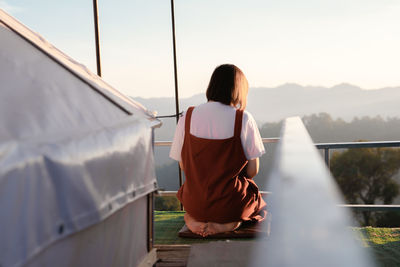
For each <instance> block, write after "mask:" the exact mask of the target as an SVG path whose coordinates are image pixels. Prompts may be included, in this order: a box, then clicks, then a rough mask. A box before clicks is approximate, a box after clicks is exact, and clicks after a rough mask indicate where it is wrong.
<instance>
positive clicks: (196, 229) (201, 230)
mask: <svg viewBox="0 0 400 267" xmlns="http://www.w3.org/2000/svg"><path fill="white" fill-rule="evenodd" d="M184 219H185V223H186V226H187V227H188V228H189V230H190V231H192V232H193V233H195V234H198V235H201V236H203V237H204V236H207V234H206V228H207V223H205V222H198V221H196V220H195V219H194V218H193V217H192V216H190V215H189V213H187V212H186V213H185V216H184Z"/></svg>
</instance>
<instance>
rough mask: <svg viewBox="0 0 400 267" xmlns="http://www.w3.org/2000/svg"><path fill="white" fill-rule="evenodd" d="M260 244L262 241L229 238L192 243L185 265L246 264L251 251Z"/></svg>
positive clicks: (233, 265) (238, 266)
mask: <svg viewBox="0 0 400 267" xmlns="http://www.w3.org/2000/svg"><path fill="white" fill-rule="evenodd" d="M262 244H264V242H256V241H235V242H232V241H229V240H228V241H217V242H210V243H203V244H194V245H192V248H191V250H190V255H189V259H188V264H187V266H188V267H197V266H230V267H231V266H232V267H235V266H237V267H242V266H248V265H249V260H250V257H251V254H252V251H253V250H254V248H255V247H257V246H259V245H262Z"/></svg>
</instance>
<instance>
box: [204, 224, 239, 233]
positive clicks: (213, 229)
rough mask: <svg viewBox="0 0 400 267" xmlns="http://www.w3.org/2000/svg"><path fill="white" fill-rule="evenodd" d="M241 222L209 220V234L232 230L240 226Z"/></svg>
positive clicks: (207, 231) (207, 230) (207, 229)
mask: <svg viewBox="0 0 400 267" xmlns="http://www.w3.org/2000/svg"><path fill="white" fill-rule="evenodd" d="M240 224H241V222H230V223H215V222H208V223H207V228H206V234H207V235H215V234H218V233H223V232H230V231H233V230H235V229H236V228H238V227H239V226H240Z"/></svg>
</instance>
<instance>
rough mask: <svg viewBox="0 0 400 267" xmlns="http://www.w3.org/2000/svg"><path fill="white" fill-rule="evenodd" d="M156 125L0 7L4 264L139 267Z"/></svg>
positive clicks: (0, 246) (0, 262) (0, 250)
mask: <svg viewBox="0 0 400 267" xmlns="http://www.w3.org/2000/svg"><path fill="white" fill-rule="evenodd" d="M158 124H159V122H158V121H157V120H155V119H154V117H153V116H152V115H151V114H150V112H148V111H147V110H146V109H145V108H144V107H143V106H141V105H140V104H139V103H137V102H134V101H132V100H131V99H129V98H128V97H126V96H124V95H122V94H120V93H119V92H118V91H116V90H115V89H113V88H112V87H111V86H110V85H108V84H106V83H105V82H104V81H103V80H102V79H101V78H99V77H98V76H96V75H94V74H92V73H91V72H90V71H88V70H87V69H86V68H85V67H84V66H83V65H80V64H79V63H77V62H75V61H74V60H72V59H71V58H69V57H68V56H66V55H65V54H63V53H62V52H60V51H59V50H57V49H56V48H55V47H53V46H52V45H50V44H49V43H47V42H46V41H45V40H44V39H43V38H42V37H41V36H39V35H38V34H36V33H34V32H32V31H31V30H29V29H28V28H26V27H25V26H24V25H22V24H21V23H19V22H18V21H16V20H15V19H14V18H12V17H11V16H9V15H8V14H6V13H5V12H3V11H2V10H1V9H0V214H1V215H0V266H133V265H137V264H138V263H139V262H140V261H141V260H142V258H143V257H144V255H146V253H147V252H148V251H147V249H148V248H147V243H146V240H147V237H148V231H149V229H148V227H147V225H148V224H147V216H146V214H147V210H148V208H149V207H148V205H149V204H148V201H147V194H149V193H151V192H153V191H154V190H155V189H156V178H155V171H154V158H153V152H152V131H153V130H152V129H153V128H154V127H155V126H157V125H158Z"/></svg>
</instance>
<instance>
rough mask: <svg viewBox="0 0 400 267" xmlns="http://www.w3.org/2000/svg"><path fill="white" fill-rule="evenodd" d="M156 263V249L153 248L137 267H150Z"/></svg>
mask: <svg viewBox="0 0 400 267" xmlns="http://www.w3.org/2000/svg"><path fill="white" fill-rule="evenodd" d="M156 261H157V249H155V248H153V249H152V250H151V251H150V252H149V253H147V255H146V257H144V259H143V260H142V261H141V262H140V263H139V265H138V267H151V266H153V265H154V264H155V263H156Z"/></svg>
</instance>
